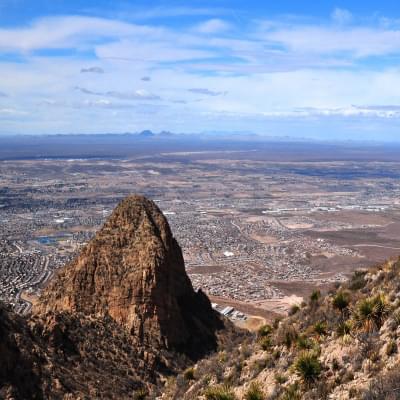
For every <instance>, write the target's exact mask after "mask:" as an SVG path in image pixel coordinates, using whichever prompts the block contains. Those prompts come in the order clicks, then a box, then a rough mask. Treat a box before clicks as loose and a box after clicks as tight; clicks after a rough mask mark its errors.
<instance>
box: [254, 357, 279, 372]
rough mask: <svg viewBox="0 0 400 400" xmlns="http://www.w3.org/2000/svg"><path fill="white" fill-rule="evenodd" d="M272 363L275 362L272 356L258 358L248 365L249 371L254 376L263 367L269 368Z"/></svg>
mask: <svg viewBox="0 0 400 400" xmlns="http://www.w3.org/2000/svg"><path fill="white" fill-rule="evenodd" d="M274 365H275V363H274V360H273V358H272V357H266V358H260V359H259V360H255V361H254V362H253V363H252V364H251V365H250V371H251V372H252V376H253V377H255V376H257V375H259V373H260V372H261V371H262V370H264V369H265V368H270V367H273V366H274Z"/></svg>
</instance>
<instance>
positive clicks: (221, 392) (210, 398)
mask: <svg viewBox="0 0 400 400" xmlns="http://www.w3.org/2000/svg"><path fill="white" fill-rule="evenodd" d="M204 395H205V397H206V399H207V400H237V398H236V396H235V393H234V392H233V391H232V389H231V388H230V387H229V386H227V385H218V386H211V387H209V388H207V389H206V391H205V392H204Z"/></svg>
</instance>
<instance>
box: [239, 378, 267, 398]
mask: <svg viewBox="0 0 400 400" xmlns="http://www.w3.org/2000/svg"><path fill="white" fill-rule="evenodd" d="M244 400H265V394H264V392H263V390H262V389H261V386H260V384H259V383H258V382H252V383H251V384H250V386H249V388H248V389H247V392H246V393H245V395H244Z"/></svg>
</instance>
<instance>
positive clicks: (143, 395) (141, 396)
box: [133, 389, 147, 400]
mask: <svg viewBox="0 0 400 400" xmlns="http://www.w3.org/2000/svg"><path fill="white" fill-rule="evenodd" d="M133 399H134V400H146V399H147V391H146V390H145V389H139V390H137V391H136V392H135V394H134V395H133Z"/></svg>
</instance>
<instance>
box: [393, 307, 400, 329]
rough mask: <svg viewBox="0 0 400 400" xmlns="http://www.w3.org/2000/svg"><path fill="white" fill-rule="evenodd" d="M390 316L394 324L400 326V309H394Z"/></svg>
mask: <svg viewBox="0 0 400 400" xmlns="http://www.w3.org/2000/svg"><path fill="white" fill-rule="evenodd" d="M392 318H393V320H394V322H395V324H396V325H397V326H400V310H396V311H395V312H394V313H393V315H392Z"/></svg>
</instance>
